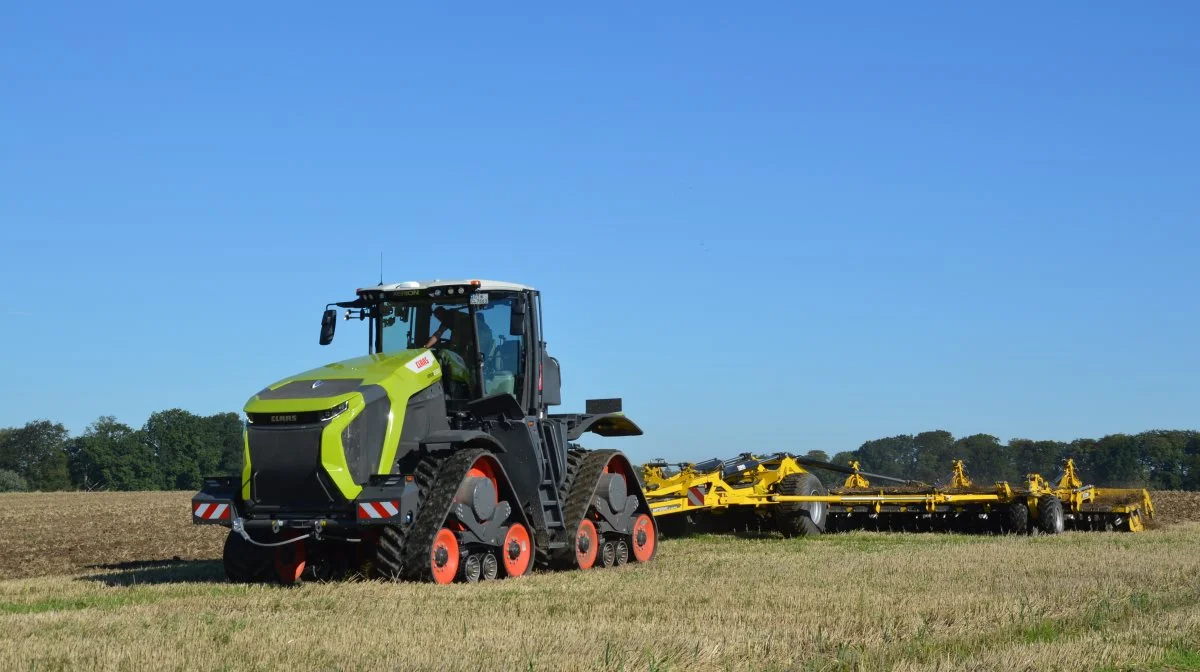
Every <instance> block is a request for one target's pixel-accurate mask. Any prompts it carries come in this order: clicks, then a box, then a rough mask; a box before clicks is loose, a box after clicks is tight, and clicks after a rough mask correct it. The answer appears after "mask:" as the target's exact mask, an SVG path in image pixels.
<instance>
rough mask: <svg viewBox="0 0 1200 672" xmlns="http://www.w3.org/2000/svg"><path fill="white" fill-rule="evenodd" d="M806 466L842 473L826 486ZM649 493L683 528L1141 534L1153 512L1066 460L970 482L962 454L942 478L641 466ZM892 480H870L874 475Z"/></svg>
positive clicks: (751, 465)
mask: <svg viewBox="0 0 1200 672" xmlns="http://www.w3.org/2000/svg"><path fill="white" fill-rule="evenodd" d="M810 469H822V470H830V471H835V472H841V473H844V474H846V476H847V477H846V479H845V483H844V484H843V485H842V486H841V487H838V488H834V489H832V490H829V491H827V490H826V488H825V486H824V485H823V484H822V483H821V481H820V479H818V478H817V477H816V476H815V475H814V474H813V473H811V471H810ZM642 475H643V480H644V483H645V491H646V496H647V498H648V500H649V502H650V508H651V510H652V511H653V513H654V515H655V518H656V520H657V521H658V525H659V528H660V529H661V530H662V531H663V533H664V534H666V535H679V534H684V533H687V532H689V531H714V532H720V531H770V530H775V531H779V532H782V533H783V534H784V535H786V536H792V535H798V534H800V535H808V534H820V533H821V532H824V531H827V530H828V531H842V530H852V529H875V530H896V531H901V530H903V531H960V532H984V533H1025V532H1030V531H1033V530H1038V531H1040V532H1042V533H1047V534H1056V533H1058V532H1062V531H1063V530H1065V529H1080V530H1125V531H1130V532H1139V531H1141V530H1142V529H1144V527H1145V521H1146V520H1147V519H1149V518H1152V517H1153V515H1154V505H1153V504H1152V503H1151V501H1150V496H1149V493H1147V492H1146V491H1145V490H1134V489H1112V488H1097V487H1095V486H1092V485H1085V484H1084V483H1083V482H1082V480H1080V479H1079V477H1078V475H1077V474H1076V471H1075V464H1074V462H1073V461H1072V460H1067V461H1066V462H1065V463H1064V468H1063V474H1062V475H1061V476H1060V477H1059V479H1058V481H1057V482H1056V483H1054V484H1051V483H1049V482H1047V481H1046V480H1045V479H1044V478H1042V477H1041V476H1040V475H1038V474H1029V475H1028V477H1027V479H1026V482H1025V483H1022V484H1017V485H1015V486H1014V485H1010V484H1008V483H1006V482H1000V483H995V484H993V485H991V486H977V485H975V484H974V483H973V482H972V481H971V479H970V478H969V477H968V476H967V473H966V470H965V469H964V467H963V464H962V462H961V461H956V462H955V463H954V467H953V471H952V472H951V474H950V477H949V478H948V479H946V481H945V483H943V484H935V485H926V484H923V483H915V482H911V481H904V480H903V479H897V478H892V477H888V476H880V475H878V474H868V473H865V472H862V471H861V470H860V469H859V468H858V464H857V463H851V465H850V467H848V468H847V467H841V466H838V465H833V464H829V463H827V462H819V461H815V460H807V459H804V458H799V457H796V456H793V455H789V454H787V453H777V454H774V455H769V456H754V455H750V454H742V455H739V456H737V457H735V458H733V459H729V460H708V461H706V462H700V463H681V464H677V465H668V464H666V463H664V462H655V463H650V464H647V465H645V466H644V467H643V473H642ZM872 480H874V481H889V482H891V483H892V484H891V485H888V486H874V485H872V483H871V481H872Z"/></svg>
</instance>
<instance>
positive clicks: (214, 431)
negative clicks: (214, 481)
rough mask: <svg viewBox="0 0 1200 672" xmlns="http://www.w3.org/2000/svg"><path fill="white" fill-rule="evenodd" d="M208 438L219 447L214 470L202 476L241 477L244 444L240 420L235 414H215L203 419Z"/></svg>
mask: <svg viewBox="0 0 1200 672" xmlns="http://www.w3.org/2000/svg"><path fill="white" fill-rule="evenodd" d="M204 426H205V432H206V434H207V435H208V438H209V439H211V440H212V441H215V442H216V443H217V444H219V445H220V446H221V459H220V461H219V462H218V464H217V467H216V470H215V471H212V472H210V473H206V474H204V476H216V475H227V476H241V475H242V457H243V454H244V452H245V444H244V443H243V442H242V430H243V427H244V425H243V424H242V418H241V416H239V415H238V414H237V413H217V414H216V415H210V416H208V417H206V418H204Z"/></svg>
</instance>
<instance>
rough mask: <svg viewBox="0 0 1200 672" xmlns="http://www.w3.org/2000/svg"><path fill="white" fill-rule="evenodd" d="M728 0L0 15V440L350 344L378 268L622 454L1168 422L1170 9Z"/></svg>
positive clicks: (1180, 71)
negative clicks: (554, 379) (459, 289)
mask: <svg viewBox="0 0 1200 672" xmlns="http://www.w3.org/2000/svg"><path fill="white" fill-rule="evenodd" d="M755 4H757V5H758V6H757V7H755V8H750V9H747V8H744V7H739V6H735V5H736V3H728V2H720V3H694V2H680V3H651V4H650V5H647V3H628V4H621V5H616V6H614V5H613V4H612V3H599V4H591V5H587V6H586V7H582V6H581V5H580V3H547V4H542V5H536V6H535V5H519V4H518V5H512V4H509V5H504V6H498V5H495V4H489V5H470V4H459V5H455V6H454V7H455V9H454V10H453V11H447V10H444V9H443V7H444V5H438V7H437V8H435V9H430V8H429V7H424V6H422V7H418V6H415V5H413V4H412V3H376V4H374V5H368V4H364V3H354V5H353V6H352V7H337V6H334V5H330V4H328V3H308V4H305V3H274V4H270V3H249V4H245V3H243V4H235V5H224V6H220V7H218V6H213V5H203V6H201V5H196V6H189V7H183V6H180V5H179V3H145V4H143V5H140V6H108V7H100V6H94V5H91V4H86V3H85V6H84V7H82V8H81V7H79V6H68V5H57V4H53V3H49V2H47V3H42V2H36V3H22V4H19V5H18V4H15V3H10V4H9V5H7V6H6V7H5V8H4V9H3V10H0V97H2V98H0V287H2V289H3V293H2V295H0V327H2V328H0V349H2V351H3V356H2V358H0V362H2V371H0V372H2V374H3V375H2V378H3V381H4V383H3V388H2V389H3V391H2V392H0V400H2V401H3V404H0V426H10V425H18V424H23V423H24V422H25V421H27V420H29V419H32V418H42V417H45V418H51V419H54V420H59V421H62V422H64V423H65V424H67V426H68V427H70V428H71V429H72V430H73V431H76V432H78V431H82V430H83V429H84V428H85V427H86V425H87V424H88V423H89V422H90V421H92V420H93V419H94V418H95V417H96V416H99V415H101V414H113V415H116V416H117V417H118V418H119V419H121V420H123V421H125V422H127V423H130V424H132V425H135V426H137V425H141V424H142V423H143V422H144V421H145V418H146V416H147V415H148V414H149V413H150V412H151V411H154V410H158V409H164V408H169V407H182V408H186V409H189V410H192V411H195V412H198V413H212V412H217V411H225V410H239V409H240V408H241V405H242V404H243V403H244V401H245V400H246V398H247V397H248V396H249V395H251V394H253V393H254V392H255V391H257V390H259V389H261V388H262V387H263V386H264V385H265V384H267V383H269V382H271V381H273V380H276V379H278V378H280V377H283V376H286V375H288V374H290V373H293V372H296V371H299V370H303V369H306V368H309V367H311V366H315V365H319V364H322V363H325V362H328V361H333V360H335V359H342V358H346V357H350V356H354V355H357V354H361V353H362V352H363V350H364V348H365V336H364V337H361V338H360V336H361V334H358V333H353V330H352V329H346V328H345V327H346V326H347V325H343V328H342V330H341V331H340V332H339V339H338V341H337V342H336V343H335V344H334V345H333V346H331V347H330V348H326V349H321V348H320V347H319V346H318V345H317V343H316V341H317V331H318V324H319V317H320V315H319V313H320V310H321V309H322V308H323V307H324V304H325V303H326V302H327V301H332V300H340V299H345V298H348V297H349V296H350V295H351V293H352V292H353V290H354V288H356V287H358V286H361V285H364V284H368V283H373V282H375V281H377V280H378V276H379V268H378V264H379V253H380V251H381V250H382V251H383V252H384V256H385V264H386V273H385V275H386V277H387V279H388V280H391V281H398V280H404V279H424V278H432V277H443V278H445V277H456V276H468V277H488V278H497V279H510V280H515V281H521V282H526V283H529V284H533V285H535V286H538V287H539V288H540V289H542V290H543V292H544V293H545V299H546V308H547V311H548V314H547V316H546V322H547V329H548V332H549V336H548V338H549V341H550V343H551V349H552V352H554V354H555V355H556V356H557V357H559V359H560V360H561V361H562V362H563V369H564V371H563V373H564V377H565V390H564V394H565V397H566V402H567V404H568V406H575V407H582V403H583V400H584V399H585V398H587V397H600V396H615V395H621V396H623V397H624V398H625V407H626V411H627V412H628V413H629V414H630V415H631V417H633V418H634V419H635V420H637V421H638V422H639V423H641V424H642V425H643V427H644V428H645V429H646V430H647V436H645V437H642V438H637V439H619V440H612V441H610V442H609V444H608V445H611V446H612V447H619V448H623V449H625V450H627V451H628V452H629V453H630V454H631V455H632V456H633V457H634V458H635V459H644V458H649V457H654V456H666V457H670V458H703V457H707V456H709V455H717V454H724V453H735V452H738V451H741V450H756V451H764V450H771V449H776V448H779V449H791V450H797V451H805V450H809V449H814V448H820V449H824V450H827V451H829V452H830V453H833V452H835V451H838V450H845V449H852V448H855V447H857V446H858V445H859V444H860V443H861V442H862V441H864V440H867V439H871V438H876V437H881V436H887V435H893V434H898V433H911V432H917V431H922V430H926V429H933V428H944V429H947V430H949V431H951V432H954V433H955V434H957V435H962V434H969V433H974V432H987V433H992V434H995V435H997V436H999V437H1001V439H1005V440H1006V439H1008V438H1011V437H1013V436H1024V437H1034V438H1053V439H1065V440H1069V439H1072V438H1075V437H1079V436H1099V435H1103V434H1106V433H1112V432H1119V431H1125V432H1136V431H1140V430H1145V429H1150V428H1160V427H1170V428H1195V427H1197V426H1198V425H1200V422H1198V421H1197V412H1198V410H1197V409H1200V386H1198V384H1197V381H1198V380H1200V378H1198V376H1197V372H1198V371H1200V354H1198V349H1197V341H1198V340H1200V339H1198V337H1197V334H1198V332H1200V311H1198V310H1197V298H1196V297H1197V294H1198V290H1200V227H1198V223H1200V168H1198V161H1200V158H1198V157H1200V152H1198V150H1200V123H1198V121H1197V120H1200V79H1198V77H1200V39H1197V37H1196V36H1197V35H1200V9H1197V5H1194V4H1192V3H1184V2H1178V3H1153V2H1145V3H1128V2H1073V3H1072V2H1065V3H1024V4H1013V3H1009V4H1005V5H1003V7H1001V6H999V5H993V6H992V7H990V8H986V9H985V8H983V7H981V6H979V5H977V3H907V2H906V3H894V2H888V3H860V4H856V5H854V6H853V7H849V8H845V9H838V8H827V7H815V6H812V5H810V4H806V3H774V4H768V3H755ZM602 443H604V440H602V439H601V440H597V441H593V445H600V444H602Z"/></svg>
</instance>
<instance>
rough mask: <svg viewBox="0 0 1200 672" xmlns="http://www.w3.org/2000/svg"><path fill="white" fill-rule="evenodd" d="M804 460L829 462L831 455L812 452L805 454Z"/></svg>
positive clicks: (820, 451) (816, 451)
mask: <svg viewBox="0 0 1200 672" xmlns="http://www.w3.org/2000/svg"><path fill="white" fill-rule="evenodd" d="M804 459H806V460H815V461H817V462H828V461H829V453H827V452H825V451H823V450H810V451H808V452H807V453H805V454H804Z"/></svg>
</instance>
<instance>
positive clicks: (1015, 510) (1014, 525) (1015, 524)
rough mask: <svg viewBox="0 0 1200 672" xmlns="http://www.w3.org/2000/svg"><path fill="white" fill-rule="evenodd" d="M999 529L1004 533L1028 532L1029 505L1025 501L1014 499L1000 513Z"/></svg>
mask: <svg viewBox="0 0 1200 672" xmlns="http://www.w3.org/2000/svg"><path fill="white" fill-rule="evenodd" d="M1000 525H1001V528H1000V531H1001V532H1003V533H1004V534H1025V533H1027V532H1029V507H1028V506H1027V505H1026V504H1025V502H1021V501H1014V502H1013V503H1012V504H1009V505H1008V507H1007V508H1005V509H1004V512H1003V513H1002V514H1001V515H1000Z"/></svg>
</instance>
